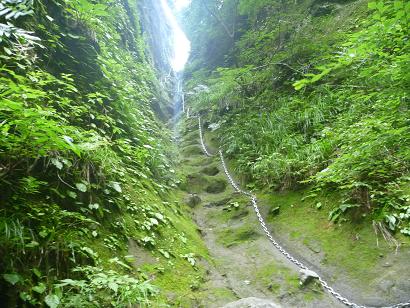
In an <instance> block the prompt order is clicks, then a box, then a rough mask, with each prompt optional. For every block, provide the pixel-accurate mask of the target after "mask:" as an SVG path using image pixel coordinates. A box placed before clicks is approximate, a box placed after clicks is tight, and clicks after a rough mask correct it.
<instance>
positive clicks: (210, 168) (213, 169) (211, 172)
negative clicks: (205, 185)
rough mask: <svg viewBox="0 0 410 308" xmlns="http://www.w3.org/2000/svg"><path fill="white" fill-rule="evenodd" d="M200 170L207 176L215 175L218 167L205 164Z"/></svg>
mask: <svg viewBox="0 0 410 308" xmlns="http://www.w3.org/2000/svg"><path fill="white" fill-rule="evenodd" d="M201 172H202V173H204V174H206V175H209V176H215V175H217V174H218V173H219V169H218V167H216V166H207V167H205V168H204V169H202V170H201Z"/></svg>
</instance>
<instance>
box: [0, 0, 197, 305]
mask: <svg viewBox="0 0 410 308" xmlns="http://www.w3.org/2000/svg"><path fill="white" fill-rule="evenodd" d="M139 4H140V5H141V6H143V5H148V4H143V3H139ZM140 12H143V15H142V17H143V18H144V19H145V20H147V19H149V18H151V19H153V20H155V19H156V20H160V17H158V16H156V15H158V14H159V13H158V12H144V10H143V8H140V10H138V8H137V3H136V2H135V1H128V0H124V1H88V0H75V1H65V0H50V1H30V0H28V1H1V2H0V22H1V24H0V44H1V45H0V63H1V65H0V191H1V194H0V255H1V260H0V272H1V277H0V302H1V303H2V304H1V305H2V306H4V305H5V306H6V307H28V306H33V305H35V306H42V307H43V306H49V307H57V306H59V307H91V306H92V307H95V306H100V307H107V306H110V305H111V306H114V307H126V306H127V307H128V305H130V304H135V303H140V304H141V305H142V306H144V305H151V304H150V303H151V300H152V298H156V299H155V301H156V302H157V301H161V300H160V299H158V298H157V297H156V295H157V294H158V290H159V289H158V288H157V287H156V286H155V285H156V282H152V280H153V277H154V276H155V275H157V276H158V275H162V276H163V277H165V278H166V277H167V276H166V275H167V274H168V275H169V274H170V269H171V268H172V270H173V272H172V273H173V274H172V275H175V274H176V272H178V270H181V271H183V272H184V274H185V275H186V277H187V279H188V278H189V277H191V275H194V276H196V275H198V273H197V271H196V270H195V268H194V267H193V264H192V261H188V259H187V258H188V257H187V256H188V255H189V256H190V254H192V253H194V252H199V251H201V240H200V239H199V238H198V236H197V234H196V231H195V227H194V226H193V224H192V223H191V222H190V221H189V220H186V218H184V210H183V207H182V205H181V204H179V203H178V200H177V199H176V198H175V197H174V196H173V195H171V194H170V193H169V192H170V188H171V187H174V186H175V182H176V178H175V175H174V171H173V170H172V166H171V164H172V162H171V160H173V157H174V152H173V151H174V150H173V146H172V144H171V143H170V140H171V133H170V132H169V131H168V129H167V128H166V127H164V124H163V123H162V122H160V121H159V120H158V119H157V117H158V116H161V117H162V118H165V119H166V118H167V117H169V116H170V114H169V113H168V109H167V108H169V104H170V100H169V98H168V95H169V93H168V92H167V91H168V90H167V89H168V88H169V87H171V86H169V84H170V81H167V82H165V81H164V80H162V77H163V74H162V73H163V71H165V70H167V69H166V67H164V65H165V64H161V63H166V61H167V59H163V58H161V59H159V58H158V57H156V56H155V55H154V50H155V47H156V46H153V45H148V44H147V43H146V41H148V40H146V39H145V37H148V35H151V34H152V33H151V32H147V31H150V25H149V24H147V23H146V24H145V25H144V26H145V28H146V29H144V31H145V32H142V31H141V17H140V16H141V14H140ZM144 14H152V15H153V16H152V17H150V16H146V15H144ZM155 14H156V15H155ZM162 48H169V46H168V47H167V42H165V43H163V47H162ZM164 52H165V51H164ZM154 58H155V59H156V61H155V63H154V61H153V59H154ZM154 64H155V65H154ZM168 69H169V65H168ZM168 73H169V71H167V74H168ZM153 110H156V111H157V113H154V112H153ZM143 258H144V260H145V261H144V262H141V260H142V259H143ZM191 259H193V255H192V257H191ZM150 260H151V261H150ZM152 260H153V261H152ZM149 264H152V265H150V266H149ZM142 265H146V268H142ZM175 269H176V272H175Z"/></svg>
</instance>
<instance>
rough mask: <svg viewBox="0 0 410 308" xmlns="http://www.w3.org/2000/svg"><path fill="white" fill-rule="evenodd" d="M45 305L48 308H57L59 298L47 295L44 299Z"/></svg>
mask: <svg viewBox="0 0 410 308" xmlns="http://www.w3.org/2000/svg"><path fill="white" fill-rule="evenodd" d="M44 301H45V303H46V304H47V306H48V307H50V308H57V307H58V305H59V304H60V298H59V297H58V296H57V295H55V294H49V295H47V296H46V298H45V299H44Z"/></svg>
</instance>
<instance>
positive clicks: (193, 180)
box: [184, 173, 209, 194]
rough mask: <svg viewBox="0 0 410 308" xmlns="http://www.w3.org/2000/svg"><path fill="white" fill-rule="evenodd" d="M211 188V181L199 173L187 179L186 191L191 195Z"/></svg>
mask: <svg viewBox="0 0 410 308" xmlns="http://www.w3.org/2000/svg"><path fill="white" fill-rule="evenodd" d="M208 186H209V181H208V180H207V179H206V177H205V176H203V175H201V174H199V173H197V174H190V175H188V176H187V177H186V184H185V189H184V190H185V191H187V192H189V193H191V194H192V193H200V192H202V191H203V188H204V187H208Z"/></svg>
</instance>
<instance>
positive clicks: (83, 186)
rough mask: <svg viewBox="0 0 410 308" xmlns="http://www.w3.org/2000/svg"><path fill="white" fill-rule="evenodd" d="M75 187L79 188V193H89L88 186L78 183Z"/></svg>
mask: <svg viewBox="0 0 410 308" xmlns="http://www.w3.org/2000/svg"><path fill="white" fill-rule="evenodd" d="M75 187H77V189H78V190H79V191H82V192H86V191H87V186H86V185H85V184H84V183H76V184H75Z"/></svg>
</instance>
